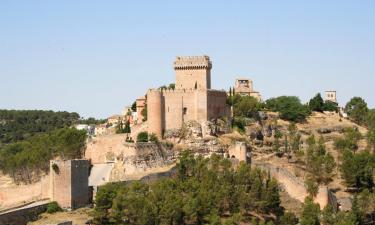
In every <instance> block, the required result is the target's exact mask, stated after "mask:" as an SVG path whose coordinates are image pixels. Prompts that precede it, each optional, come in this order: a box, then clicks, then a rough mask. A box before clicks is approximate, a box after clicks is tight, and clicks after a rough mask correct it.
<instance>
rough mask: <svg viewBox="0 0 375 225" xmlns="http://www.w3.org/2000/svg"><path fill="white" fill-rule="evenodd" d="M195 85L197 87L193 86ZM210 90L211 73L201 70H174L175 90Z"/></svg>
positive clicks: (204, 69)
mask: <svg viewBox="0 0 375 225" xmlns="http://www.w3.org/2000/svg"><path fill="white" fill-rule="evenodd" d="M195 84H197V85H195ZM195 87H196V88H197V89H210V88H211V71H210V70H207V69H206V68H202V69H179V70H176V89H184V88H185V89H195Z"/></svg>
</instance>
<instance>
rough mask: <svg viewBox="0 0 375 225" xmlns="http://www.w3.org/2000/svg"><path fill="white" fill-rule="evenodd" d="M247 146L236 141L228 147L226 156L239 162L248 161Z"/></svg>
mask: <svg viewBox="0 0 375 225" xmlns="http://www.w3.org/2000/svg"><path fill="white" fill-rule="evenodd" d="M248 153H249V151H248V148H247V146H246V143H244V142H236V143H235V144H234V145H233V146H231V147H230V148H229V149H228V154H229V155H228V156H229V157H230V158H232V159H237V160H238V161H240V162H248V161H249V160H248V158H250V157H248Z"/></svg>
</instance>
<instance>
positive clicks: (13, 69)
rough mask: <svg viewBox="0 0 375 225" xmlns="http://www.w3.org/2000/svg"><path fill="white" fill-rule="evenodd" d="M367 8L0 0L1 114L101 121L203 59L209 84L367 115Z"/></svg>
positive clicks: (371, 60)
mask: <svg viewBox="0 0 375 225" xmlns="http://www.w3.org/2000/svg"><path fill="white" fill-rule="evenodd" d="M374 12H375V1H370V0H369V1H365V0H363V1H354V0H353V1H345V0H340V1H334V0H332V1H318V0H315V1H297V0H296V1H288V0H286V1H278V0H274V1H271V0H270V1H261V0H260V1H192V0H191V1H167V0H165V1H125V0H124V1H92V0H90V1H88V0H87V1H73V0H72V1H69V0H65V1H47V0H45V1H37V0H35V1H26V0H25V1H17V0H3V1H0V108H6V109H52V110H67V111H76V112H78V113H80V114H81V115H82V116H85V117H88V116H95V117H99V118H104V117H106V116H109V115H111V114H115V113H120V112H121V110H122V108H123V107H124V106H126V105H129V104H131V103H132V102H133V100H134V99H135V98H136V97H138V96H141V95H142V94H144V93H145V92H146V90H147V89H148V88H150V87H158V86H161V85H162V84H168V83H171V82H174V72H173V68H172V62H173V60H174V59H175V56H177V55H202V54H206V55H209V56H210V57H211V59H212V61H213V69H212V80H213V81H212V83H213V84H212V85H213V87H214V88H217V89H228V87H229V86H230V85H233V83H234V79H235V78H236V77H238V76H240V77H249V78H251V79H253V80H254V85H255V89H256V90H258V91H260V92H261V93H262V95H263V97H264V98H270V97H274V96H280V95H296V96H299V97H300V98H301V100H303V101H307V100H308V99H309V98H311V97H312V96H313V95H315V94H316V93H317V92H323V91H324V90H327V89H332V90H337V91H338V98H339V101H340V103H341V104H345V103H346V102H347V101H348V100H349V99H350V98H351V97H352V96H362V97H363V98H365V100H366V101H367V102H368V104H369V106H370V107H372V108H375V95H374V89H373V86H374V84H375V13H374Z"/></svg>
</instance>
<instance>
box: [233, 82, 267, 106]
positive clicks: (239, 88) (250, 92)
mask: <svg viewBox="0 0 375 225" xmlns="http://www.w3.org/2000/svg"><path fill="white" fill-rule="evenodd" d="M233 90H234V92H235V93H236V94H239V95H242V96H252V97H254V98H256V99H258V101H261V100H262V96H261V95H260V93H259V92H257V91H254V88H253V81H252V80H250V79H247V78H238V79H236V83H235V85H234V88H233Z"/></svg>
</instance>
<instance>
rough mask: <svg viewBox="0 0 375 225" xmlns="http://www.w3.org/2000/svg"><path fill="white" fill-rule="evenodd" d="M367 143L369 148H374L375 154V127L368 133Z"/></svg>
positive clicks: (374, 152)
mask: <svg viewBox="0 0 375 225" xmlns="http://www.w3.org/2000/svg"><path fill="white" fill-rule="evenodd" d="M367 145H368V147H369V149H370V150H371V149H372V152H373V154H375V129H371V130H369V131H368V133H367Z"/></svg>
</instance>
